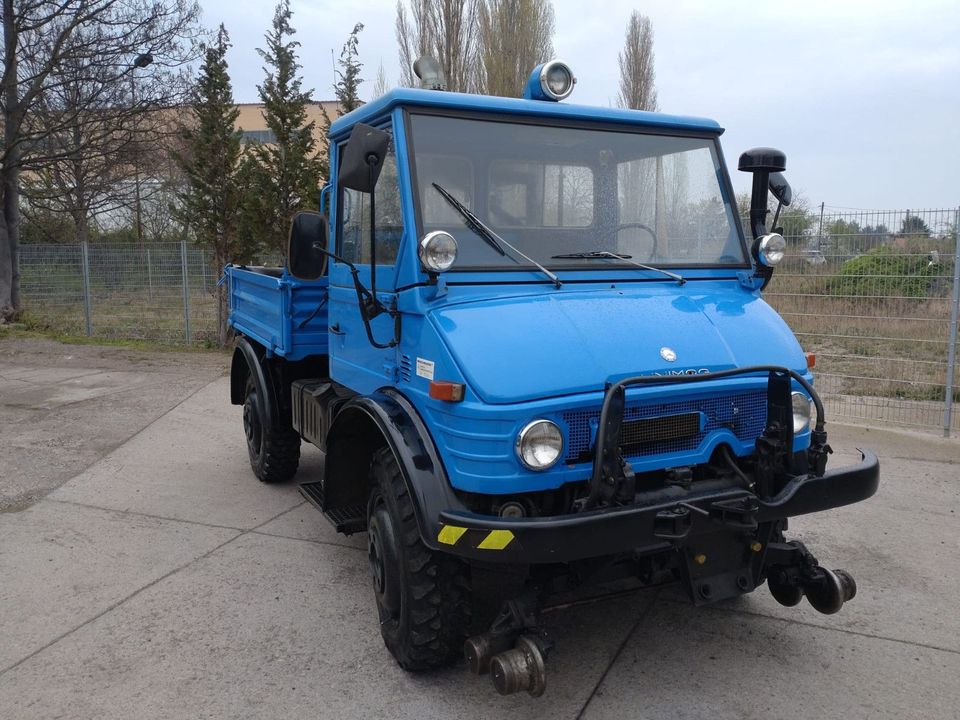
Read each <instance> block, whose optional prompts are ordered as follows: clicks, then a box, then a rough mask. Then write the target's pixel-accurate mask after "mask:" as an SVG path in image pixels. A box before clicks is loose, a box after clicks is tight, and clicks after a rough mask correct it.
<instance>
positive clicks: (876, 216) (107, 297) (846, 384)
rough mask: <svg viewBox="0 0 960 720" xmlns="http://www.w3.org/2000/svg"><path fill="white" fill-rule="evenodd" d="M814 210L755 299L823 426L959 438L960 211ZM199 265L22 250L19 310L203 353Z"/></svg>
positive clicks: (211, 318)
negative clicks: (809, 383)
mask: <svg viewBox="0 0 960 720" xmlns="http://www.w3.org/2000/svg"><path fill="white" fill-rule="evenodd" d="M818 210H819V211H820V212H813V213H810V212H806V213H798V212H793V213H791V214H788V215H785V216H784V217H782V218H780V223H779V224H781V225H782V226H783V229H784V235H785V237H786V238H787V241H788V245H789V251H788V253H787V257H786V258H785V260H784V261H783V263H781V265H780V266H779V267H778V268H777V271H776V273H775V274H774V278H773V281H772V282H771V284H770V286H769V287H768V288H767V290H766V292H765V298H766V299H767V301H768V302H770V303H771V304H772V305H773V306H774V307H775V308H776V309H777V310H778V311H779V312H780V314H781V315H782V316H783V318H784V319H785V320H786V321H787V323H788V324H789V325H790V327H791V328H792V329H793V331H794V332H795V333H796V335H797V337H798V338H799V340H800V343H801V344H802V345H803V347H804V349H805V350H806V351H808V352H813V353H815V354H816V356H817V365H816V375H817V384H818V386H819V388H820V392H821V394H822V395H823V396H824V400H825V402H826V406H827V409H828V411H829V412H830V414H831V417H847V418H857V419H863V420H871V421H877V422H881V423H895V424H899V425H908V426H917V427H926V428H939V427H943V428H946V427H948V426H949V427H952V429H953V430H955V431H956V430H960V412H958V413H952V414H951V413H950V412H949V404H950V402H953V401H956V402H960V377H958V373H957V370H956V368H955V367H954V368H953V372H952V374H953V379H952V382H948V377H949V375H950V372H949V367H948V366H949V363H950V352H951V346H952V347H953V348H954V350H955V348H956V341H957V305H958V304H960V300H958V291H960V283H958V280H957V277H958V271H960V266H958V263H957V227H958V222H960V210H953V209H951V210H925V211H909V210H904V211H890V212H864V211H856V212H837V211H834V212H829V213H827V212H824V210H825V208H818ZM745 227H746V224H745ZM209 260H210V259H209V257H208V256H207V255H206V254H205V253H204V252H203V251H202V250H199V249H197V248H195V247H193V246H191V245H189V244H188V243H186V242H180V243H163V244H153V245H150V246H149V247H146V248H142V249H141V248H138V247H136V246H130V245H102V244H93V245H86V246H81V245H79V244H77V245H25V246H23V248H21V272H22V278H23V279H22V287H23V297H24V304H25V307H26V312H27V315H28V318H29V319H30V320H32V321H33V322H34V323H35V324H40V325H43V326H46V327H49V328H50V329H52V330H54V331H56V332H60V333H66V334H84V333H86V334H89V335H94V336H98V337H108V338H134V339H149V340H159V341H165V342H204V341H209V342H213V341H215V340H216V336H217V307H216V297H215V295H214V293H215V290H216V283H217V279H218V274H219V272H218V270H217V269H214V268H213V267H212V266H211V263H210V261H209ZM948 401H949V402H948ZM947 415H952V417H951V418H947Z"/></svg>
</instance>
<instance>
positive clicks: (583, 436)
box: [562, 389, 767, 463]
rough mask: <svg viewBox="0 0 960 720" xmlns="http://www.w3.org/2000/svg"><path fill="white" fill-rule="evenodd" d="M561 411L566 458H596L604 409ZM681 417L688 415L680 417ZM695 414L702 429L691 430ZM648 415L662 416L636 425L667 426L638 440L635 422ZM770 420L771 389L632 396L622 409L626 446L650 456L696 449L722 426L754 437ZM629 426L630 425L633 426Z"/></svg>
mask: <svg viewBox="0 0 960 720" xmlns="http://www.w3.org/2000/svg"><path fill="white" fill-rule="evenodd" d="M701 414H702V416H703V423H702V425H701V423H700V416H701ZM562 417H563V420H564V422H565V423H566V425H567V453H566V458H565V462H567V463H577V462H587V461H590V460H592V459H593V456H592V443H593V439H594V437H595V435H596V429H597V425H598V424H599V421H600V409H599V408H597V409H595V410H568V411H566V412H564V413H563V415H562ZM678 417H682V418H685V419H684V420H682V421H681V420H678V419H677V418H678ZM694 417H696V421H697V429H696V432H693V433H691V432H690V430H691V429H692V421H693V418H694ZM644 421H658V422H655V423H646V424H641V425H637V426H635V427H636V429H638V430H640V429H643V430H644V431H647V432H649V430H650V428H651V427H652V428H657V429H658V430H661V429H662V430H664V432H659V431H658V432H656V433H655V436H648V438H647V439H645V440H643V441H642V442H638V441H637V440H638V438H637V437H636V436H633V435H630V434H628V433H629V432H633V429H632V423H637V422H641V423H643V422H644ZM766 422H767V391H766V389H763V390H753V391H748V392H742V393H737V394H734V395H724V396H721V397H711V398H700V399H694V400H683V401H680V402H653V401H648V402H633V403H630V404H628V406H627V408H626V410H624V413H623V428H622V430H621V440H622V441H623V442H626V443H627V444H628V446H627V447H626V448H625V449H624V450H625V454H627V455H628V456H629V457H638V456H639V457H648V456H651V455H663V454H666V453H675V452H685V451H690V450H695V449H696V448H697V447H698V446H699V445H700V443H701V442H702V441H703V439H704V438H705V437H706V436H707V435H709V434H710V433H712V432H714V431H715V430H720V429H721V428H727V429H729V430H730V431H731V432H733V434H734V435H736V436H737V438H738V439H739V440H741V441H743V442H750V441H752V440H755V439H756V438H757V437H758V436H759V435H760V433H762V432H763V428H764V426H765V425H766ZM658 423H662V424H658ZM671 425H672V429H673V433H672V434H671V432H670V428H671ZM628 427H631V430H629V431H628Z"/></svg>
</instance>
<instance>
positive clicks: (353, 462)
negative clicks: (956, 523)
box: [226, 62, 879, 694]
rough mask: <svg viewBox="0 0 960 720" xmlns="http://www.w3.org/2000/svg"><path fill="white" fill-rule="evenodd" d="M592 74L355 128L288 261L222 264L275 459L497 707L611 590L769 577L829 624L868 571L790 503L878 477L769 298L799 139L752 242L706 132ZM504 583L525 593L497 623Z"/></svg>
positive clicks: (237, 372)
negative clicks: (483, 619)
mask: <svg viewBox="0 0 960 720" xmlns="http://www.w3.org/2000/svg"><path fill="white" fill-rule="evenodd" d="M565 82H566V83H567V84H566V85H565V84H564V83H565ZM572 86H573V74H572V72H570V70H569V68H568V67H567V66H565V65H564V64H562V63H556V62H554V63H547V64H545V65H543V66H540V67H538V68H536V69H535V70H534V72H533V73H532V75H531V79H530V84H529V85H528V87H527V91H526V94H525V97H523V98H500V97H485V96H478V95H467V94H458V93H450V92H445V91H442V90H431V89H397V90H394V91H392V92H390V93H388V94H386V95H384V96H383V97H381V98H378V99H376V100H374V101H372V102H370V103H368V104H366V105H364V106H362V107H361V108H359V109H357V110H355V111H353V112H351V113H349V114H347V115H345V116H343V117H341V118H339V119H338V120H336V121H335V122H334V123H333V125H332V126H331V128H330V168H331V177H330V179H329V184H328V185H326V186H325V187H324V188H323V191H322V193H321V208H320V212H318V213H300V214H299V215H298V216H297V217H295V218H294V219H293V221H292V225H291V236H290V247H289V257H288V263H287V267H286V268H284V269H282V270H272V271H271V270H267V269H263V268H247V267H239V266H228V268H227V270H226V276H227V279H228V281H229V283H230V307H231V316H230V321H231V324H232V326H233V328H234V330H235V332H236V334H237V346H236V350H235V353H234V361H233V366H232V371H231V400H232V401H233V402H234V403H235V404H240V405H243V407H244V429H245V434H246V439H247V446H248V451H249V455H250V460H251V465H252V467H253V470H254V472H255V474H256V475H257V477H258V478H259V479H260V480H262V481H265V482H278V481H286V480H289V479H290V478H291V477H293V475H294V473H295V472H296V468H297V460H298V457H299V449H300V443H301V441H302V440H306V441H307V442H310V443H313V444H314V445H316V446H317V447H318V448H320V450H322V451H323V452H324V453H325V454H326V457H325V463H324V469H323V473H322V477H310V478H300V480H301V491H302V492H303V494H304V496H305V497H307V498H308V499H309V500H310V501H311V502H312V503H313V504H315V505H316V506H317V508H319V510H320V511H321V512H322V513H323V515H324V516H325V517H326V518H327V519H328V520H330V521H331V522H332V523H333V524H334V526H335V527H336V529H337V530H338V531H340V532H343V533H348V534H349V533H359V532H366V533H367V536H368V546H369V553H368V555H369V562H370V568H371V575H372V578H373V585H374V592H375V596H376V600H377V608H378V612H379V619H378V621H379V624H380V626H381V631H382V633H383V637H384V640H385V643H386V645H387V647H388V648H389V650H390V651H391V652H392V653H393V655H394V656H395V657H396V658H397V660H398V662H399V663H400V664H401V665H402V666H404V667H405V668H408V669H411V670H419V669H425V668H431V667H436V666H439V665H444V664H447V663H449V662H451V661H452V660H454V659H455V658H456V657H458V656H460V655H461V654H462V653H464V652H465V653H466V656H467V658H468V660H469V663H470V666H471V668H472V669H473V670H474V671H476V672H488V671H489V672H492V674H493V677H494V683H495V685H496V686H497V689H498V690H500V691H501V692H505V693H507V692H516V691H517V690H519V689H526V690H528V691H529V692H531V693H532V694H540V693H542V692H543V687H544V682H545V681H544V678H545V675H544V672H543V668H544V665H543V658H544V657H545V656H546V655H547V653H548V651H549V649H550V645H551V642H550V640H549V639H548V638H547V637H546V635H545V633H544V632H543V630H542V628H541V627H540V625H539V622H538V617H539V608H540V607H541V606H542V604H543V602H545V601H546V599H547V598H549V596H550V595H551V593H553V592H555V591H559V590H562V589H569V588H571V587H574V586H579V585H582V584H584V583H586V582H589V581H591V580H594V579H597V580H599V579H606V578H609V577H610V576H612V575H616V576H629V577H631V578H633V579H634V580H636V581H637V582H638V583H641V584H650V583H654V582H660V581H662V580H663V579H664V578H666V579H671V580H675V581H677V582H679V583H680V584H681V586H682V587H683V588H684V589H685V590H686V592H687V593H688V595H689V597H690V600H691V601H692V602H693V603H695V604H698V605H699V604H705V603H710V602H716V601H718V600H723V599H727V598H730V597H735V596H737V595H741V594H744V593H749V592H751V591H753V590H754V589H755V588H757V587H758V586H760V585H762V584H764V583H766V584H768V586H769V587H770V590H771V592H773V594H774V597H776V598H777V599H778V600H779V601H780V602H782V603H784V604H786V605H794V604H797V603H798V602H800V600H801V599H802V598H803V597H807V599H808V600H809V601H810V602H811V603H812V604H813V605H814V607H816V608H817V609H819V610H821V611H823V612H836V611H837V610H839V609H840V607H841V606H842V605H843V603H844V601H846V600H849V599H850V598H852V597H853V594H854V593H855V587H856V586H855V583H854V581H853V579H852V577H851V576H850V575H849V573H846V572H845V571H842V570H836V571H834V570H829V569H826V568H824V567H822V566H821V565H820V564H819V563H818V562H817V560H816V559H815V557H814V556H813V555H812V554H811V552H810V551H809V550H808V549H807V548H806V547H805V546H804V545H803V544H802V543H800V542H797V541H791V540H789V539H788V538H787V536H786V534H785V533H786V531H787V522H788V518H790V517H793V516H796V515H801V514H805V513H810V512H817V511H821V510H825V509H827V508H832V507H837V506H840V505H846V504H850V503H853V502H857V501H859V500H863V499H865V498H868V497H870V496H871V495H872V494H873V493H874V492H875V490H876V488H877V483H878V477H879V466H878V461H877V458H876V457H875V456H874V455H873V454H872V453H870V452H869V451H863V459H862V461H861V463H860V464H858V465H855V466H853V467H848V468H842V469H839V470H827V468H826V464H827V458H828V455H829V453H830V448H829V445H828V444H827V437H826V430H825V422H826V418H825V416H824V415H825V413H824V408H823V403H822V402H821V401H820V398H819V397H818V395H817V393H816V390H815V388H814V384H813V382H814V381H813V375H812V372H811V366H812V362H811V360H810V358H809V357H808V356H807V355H806V354H805V353H804V352H803V350H802V348H801V347H800V345H799V343H798V342H797V339H796V338H795V337H794V335H793V333H792V332H791V331H790V328H789V327H788V326H787V325H786V323H785V322H784V321H783V320H782V319H781V318H780V316H779V315H778V314H777V313H776V312H775V311H774V310H773V309H772V308H771V307H770V306H769V305H768V304H767V303H766V302H765V301H764V299H763V295H762V289H763V288H764V287H765V286H766V284H767V283H768V282H769V280H770V278H771V275H772V273H773V269H774V267H775V264H776V263H777V262H778V260H779V259H780V258H781V257H782V255H783V252H784V251H785V244H784V242H783V238H782V237H781V236H780V235H778V234H777V233H776V232H775V231H768V229H767V227H766V222H767V219H768V217H767V216H768V212H767V207H768V199H769V193H770V191H771V189H772V192H773V195H774V197H775V198H776V199H778V200H779V201H780V202H781V203H784V202H786V203H789V185H788V184H787V183H786V181H785V180H784V179H783V176H782V175H781V174H780V173H781V172H782V171H783V170H785V158H784V156H783V154H782V153H779V152H777V151H775V150H771V149H769V148H757V149H755V150H751V151H748V152H746V153H744V154H743V155H742V156H741V157H740V162H739V166H740V169H742V170H744V171H746V172H750V173H752V174H753V197H752V206H751V216H750V228H749V230H750V233H751V236H752V237H750V238H749V239H748V238H747V236H746V235H745V232H744V228H743V227H742V225H741V220H740V218H739V217H738V213H737V208H736V202H735V197H734V192H733V188H732V185H731V181H730V177H729V175H728V173H727V170H726V165H725V162H724V157H723V153H722V150H721V147H720V136H721V134H722V132H723V129H722V128H721V127H720V126H719V125H718V124H717V123H716V122H714V121H712V120H707V119H701V118H693V117H681V116H674V115H667V114H660V113H650V112H641V111H634V110H625V109H617V108H601V107H587V106H578V105H574V104H568V103H566V102H561V101H560V100H562V99H563V98H565V97H566V95H568V94H569V91H570V90H571V89H572ZM491 569H492V571H493V572H496V571H498V570H502V571H503V572H504V573H505V576H509V577H511V578H516V577H518V576H520V577H522V578H523V582H521V583H520V587H519V589H517V590H516V592H514V593H513V594H512V595H510V596H509V597H505V598H503V606H502V608H501V611H500V613H499V614H498V615H497V616H496V617H495V618H494V619H493V621H492V623H490V624H489V626H486V625H484V627H486V629H485V630H484V628H482V627H481V628H478V627H477V621H476V619H473V620H471V617H472V614H471V612H472V611H471V606H472V600H471V597H472V591H473V582H474V578H475V576H476V575H477V574H478V573H479V572H481V571H482V572H484V573H489V572H491ZM478 630H479V631H478Z"/></svg>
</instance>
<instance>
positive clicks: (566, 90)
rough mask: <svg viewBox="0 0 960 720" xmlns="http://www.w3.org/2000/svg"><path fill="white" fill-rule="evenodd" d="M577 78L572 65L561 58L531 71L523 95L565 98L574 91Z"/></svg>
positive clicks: (538, 98)
mask: <svg viewBox="0 0 960 720" xmlns="http://www.w3.org/2000/svg"><path fill="white" fill-rule="evenodd" d="M576 84H577V78H575V77H574V75H573V70H571V69H570V66H569V65H567V64H566V63H564V62H560V61H559V60H551V61H549V62H545V63H543V64H542V65H537V66H536V67H535V68H534V69H533V72H532V73H530V80H528V81H527V89H526V91H524V93H523V96H524V97H525V98H527V100H553V101H554V102H556V101H558V100H565V99H566V98H568V97H570V93H572V92H573V86H574V85H576Z"/></svg>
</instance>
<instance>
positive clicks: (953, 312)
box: [943, 208, 960, 437]
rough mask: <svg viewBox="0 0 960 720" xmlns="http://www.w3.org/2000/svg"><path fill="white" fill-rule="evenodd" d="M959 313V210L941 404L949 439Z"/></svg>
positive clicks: (954, 237)
mask: <svg viewBox="0 0 960 720" xmlns="http://www.w3.org/2000/svg"><path fill="white" fill-rule="evenodd" d="M958 311H960V208H957V210H956V211H955V213H954V216H953V299H952V301H951V305H950V328H949V330H948V331H947V332H948V337H947V394H946V397H945V398H944V403H943V436H944V437H950V425H951V424H952V422H953V375H954V371H955V368H956V365H957V314H958Z"/></svg>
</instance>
